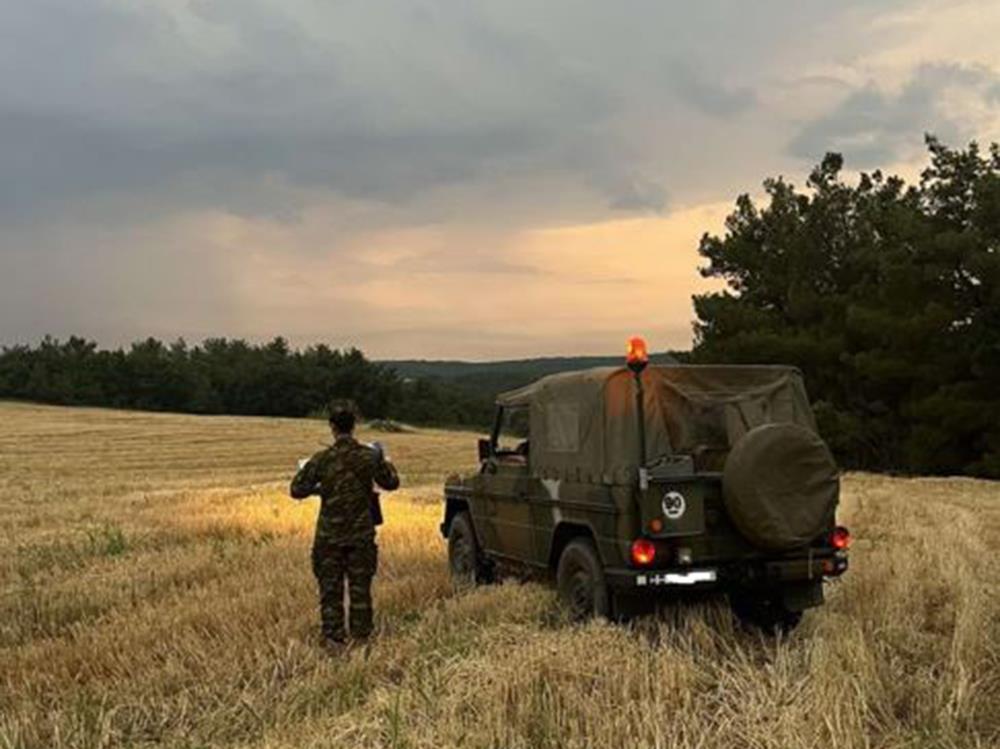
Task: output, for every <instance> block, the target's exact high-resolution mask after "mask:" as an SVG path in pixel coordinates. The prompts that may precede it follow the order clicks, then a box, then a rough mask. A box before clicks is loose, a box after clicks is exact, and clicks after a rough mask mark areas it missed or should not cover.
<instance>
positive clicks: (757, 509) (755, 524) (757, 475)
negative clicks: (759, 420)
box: [722, 423, 840, 551]
mask: <svg viewBox="0 0 1000 749" xmlns="http://www.w3.org/2000/svg"><path fill="white" fill-rule="evenodd" d="M722 491H723V496H724V498H725V504H726V510H727V511H728V512H729V516H730V518H732V521H733V523H734V524H735V525H736V527H737V529H738V530H739V531H740V533H742V534H743V535H744V536H745V537H746V539H747V540H748V541H750V542H751V543H752V544H754V545H755V546H758V547H760V548H762V549H768V550H772V551H779V550H783V549H791V548H794V547H796V546H803V545H805V544H807V543H809V542H810V541H812V540H813V539H814V538H816V536H818V535H819V534H820V533H821V532H822V531H823V530H824V529H825V528H827V527H828V526H829V525H830V524H831V523H832V522H833V514H834V510H835V508H836V506H837V498H838V496H839V494H840V479H839V477H838V473H837V465H836V463H834V461H833V456H832V455H831V454H830V449H829V448H828V447H827V446H826V443H825V442H823V440H822V439H820V437H819V435H817V434H815V433H813V432H811V431H810V430H808V429H806V428H805V427H803V426H800V425H798V424H791V423H785V424H763V425H761V426H758V427H755V428H754V429H751V430H750V431H749V432H747V433H746V434H745V435H743V437H742V438H741V439H740V440H739V441H738V442H737V443H736V444H735V445H734V446H733V449H732V450H731V451H730V453H729V455H728V456H727V458H726V465H725V468H724V469H723V474H722Z"/></svg>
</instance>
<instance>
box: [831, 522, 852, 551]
mask: <svg viewBox="0 0 1000 749" xmlns="http://www.w3.org/2000/svg"><path fill="white" fill-rule="evenodd" d="M850 545H851V532H850V531H849V530H847V528H845V527H844V526H842V525H838V526H837V527H836V528H834V529H833V530H832V531H831V532H830V546H832V547H833V548H835V549H836V550H837V551H843V550H845V549H847V547H849V546H850Z"/></svg>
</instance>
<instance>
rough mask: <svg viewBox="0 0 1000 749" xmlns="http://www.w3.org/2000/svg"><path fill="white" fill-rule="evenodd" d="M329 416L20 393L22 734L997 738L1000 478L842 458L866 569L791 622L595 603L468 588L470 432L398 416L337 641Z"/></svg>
mask: <svg viewBox="0 0 1000 749" xmlns="http://www.w3.org/2000/svg"><path fill="white" fill-rule="evenodd" d="M325 436H326V435H325V427H324V425H323V424H322V423H321V422H310V421H297V420H285V419H245V418H222V417H218V418H203V417H191V416H176V415H160V414H137V413H127V412H114V411H102V410H92V409H62V408H49V407H38V406H27V405H17V404H0V548H2V553H0V747H19V748H20V747H25V748H26V747H39V748H41V747H45V748H48V747H52V748H54V749H55V748H58V747H109V746H154V745H155V746H175V747H202V746H213V747H216V746H219V747H344V748H345V749H346V748H354V747H413V748H417V747H435V748H438V747H453V746H462V747H497V748H501V747H502V748H507V747H510V748H514V747H589V746H593V747H605V746H607V747H706V748H707V747H720V748H721V747H726V748H729V747H775V748H778V747H780V748H783V749H784V748H788V747H824V748H828V747H953V746H954V747H993V746H998V745H1000V583H998V580H1000V563H998V554H997V550H998V549H1000V485H997V484H992V483H987V482H979V481H972V480H963V479H956V480H932V479H892V478H884V477H879V476H870V475H848V476H847V477H845V480H844V492H843V504H842V508H841V518H842V520H843V521H844V522H846V523H847V524H848V525H850V526H851V528H852V529H853V531H854V534H855V537H856V539H857V540H856V542H855V546H854V548H853V553H852V569H851V571H850V572H849V573H848V575H847V576H846V578H845V579H844V580H843V581H842V582H840V583H839V584H837V585H834V586H830V587H828V589H827V594H828V604H827V605H826V606H825V607H823V608H822V609H819V610H815V611H813V612H810V613H809V614H807V616H806V618H805V620H804V623H803V625H802V626H801V627H800V628H799V629H798V630H797V631H796V632H795V633H794V634H793V635H792V636H790V637H788V638H787V639H783V640H778V641H773V640H772V641H768V640H765V639H762V638H760V637H758V636H755V635H753V634H749V633H745V632H742V631H739V630H738V629H736V628H735V627H734V626H733V623H732V621H731V620H730V617H729V615H728V613H727V611H726V609H725V608H724V607H722V606H717V605H711V604H702V605H698V606H692V605H687V606H683V607H680V606H679V607H674V608H670V609H667V610H666V611H664V612H663V613H662V614H660V615H659V616H658V617H656V618H647V619H645V620H641V621H639V622H638V623H636V624H634V625H633V626H631V627H628V628H626V627H621V626H613V625H608V624H602V623H594V624H589V625H586V626H574V625H570V624H568V623H566V621H565V620H564V619H563V617H562V616H561V615H560V612H559V608H558V606H557V605H556V603H555V599H554V595H553V593H552V592H551V591H550V590H548V589H547V588H546V587H544V586H540V585H536V584H516V583H508V584H504V585H500V586H494V587H489V588H484V589H479V590H475V591H472V592H469V593H464V594H460V595H456V594H453V593H452V591H451V588H450V585H449V582H448V578H447V574H446V569H445V554H444V544H443V541H442V539H441V538H440V536H439V535H438V533H437V524H438V523H439V522H440V515H441V513H440V505H439V497H440V485H441V481H442V479H443V477H444V476H445V475H447V474H448V473H450V472H453V471H460V470H468V469H470V468H471V466H472V463H473V461H474V450H475V441H474V436H473V435H470V434H462V433H452V432H442V431H429V430H428V431H421V432H418V433H415V434H405V435H380V436H379V438H380V439H382V440H383V441H384V442H385V443H387V445H388V447H389V451H390V453H391V455H392V457H393V459H394V460H395V461H396V463H397V465H398V467H399V469H400V472H401V474H402V477H403V481H404V485H405V487H406V488H405V489H404V490H402V491H400V492H398V493H396V495H394V496H392V497H387V498H386V500H385V503H384V512H385V515H386V521H387V524H386V526H385V527H384V529H383V530H382V532H381V533H380V536H379V545H380V561H381V567H380V573H379V576H378V577H377V578H376V585H375V605H376V629H377V636H376V639H375V640H374V642H373V643H372V645H371V646H370V647H369V648H368V649H357V650H354V651H352V652H350V653H349V654H347V655H346V656H344V657H341V658H331V657H330V656H328V655H327V654H325V653H324V652H323V651H322V650H321V649H320V648H319V647H318V644H317V643H318V627H317V621H316V597H315V590H314V582H313V578H312V575H311V572H310V568H309V546H310V541H311V532H312V524H313V520H314V517H315V512H316V505H315V501H307V502H305V503H300V504H296V503H293V502H292V501H290V500H289V499H288V498H287V496H286V493H285V492H286V486H287V481H288V479H289V478H290V472H291V470H292V468H293V467H294V464H295V460H296V459H297V458H299V457H301V456H304V455H307V454H309V453H311V452H312V451H314V450H315V449H318V447H319V443H320V442H321V441H322V440H323V439H324V438H325ZM361 436H362V438H365V437H368V438H371V437H372V435H366V434H362V435H361Z"/></svg>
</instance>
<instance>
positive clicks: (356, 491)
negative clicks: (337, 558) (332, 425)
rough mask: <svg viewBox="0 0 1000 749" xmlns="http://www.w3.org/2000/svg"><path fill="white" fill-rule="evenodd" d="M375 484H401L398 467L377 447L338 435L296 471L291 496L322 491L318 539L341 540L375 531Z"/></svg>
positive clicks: (393, 486)
mask: <svg viewBox="0 0 1000 749" xmlns="http://www.w3.org/2000/svg"><path fill="white" fill-rule="evenodd" d="M373 484H374V485H378V486H379V487H381V488H382V489H385V490H387V491H392V490H393V489H396V488H397V487H399V475H398V474H397V473H396V469H395V467H394V466H393V465H392V463H390V462H389V461H388V460H385V459H384V458H383V457H382V455H381V454H380V453H379V452H378V451H377V450H375V449H374V448H371V447H368V446H367V445H363V444H361V443H360V442H358V441H357V440H356V439H354V438H353V437H338V438H337V439H336V440H335V441H334V443H333V445H331V446H330V447H328V448H326V449H325V450H320V451H319V452H318V453H316V454H315V455H313V456H312V458H310V459H309V461H308V462H307V463H306V464H305V465H304V466H302V468H301V469H300V470H299V472H298V473H296V474H295V478H294V479H292V486H291V495H292V497H294V498H295V499H305V498H306V497H309V496H311V495H313V494H318V495H319V496H320V498H321V499H322V504H321V505H320V510H319V520H318V521H317V523H316V540H317V541H321V540H322V541H325V542H329V543H339V542H344V541H352V540H356V539H360V538H366V537H371V536H373V535H374V534H375V526H374V525H373V524H372V518H371V512H370V510H369V502H370V501H371V498H372V494H373V492H374V486H373Z"/></svg>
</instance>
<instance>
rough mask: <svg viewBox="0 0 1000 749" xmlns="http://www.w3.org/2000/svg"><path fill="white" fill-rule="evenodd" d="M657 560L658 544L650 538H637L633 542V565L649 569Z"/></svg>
mask: <svg viewBox="0 0 1000 749" xmlns="http://www.w3.org/2000/svg"><path fill="white" fill-rule="evenodd" d="M655 559H656V544H654V543H653V542H652V541H650V540H649V539H648V538H637V539H636V540H635V541H633V542H632V564H634V565H635V566H636V567H648V566H649V565H651V564H652V563H653V561H654V560H655Z"/></svg>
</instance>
